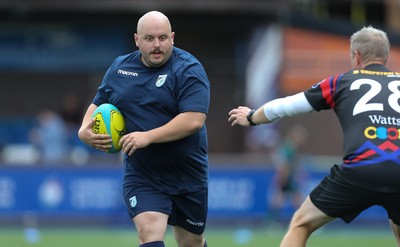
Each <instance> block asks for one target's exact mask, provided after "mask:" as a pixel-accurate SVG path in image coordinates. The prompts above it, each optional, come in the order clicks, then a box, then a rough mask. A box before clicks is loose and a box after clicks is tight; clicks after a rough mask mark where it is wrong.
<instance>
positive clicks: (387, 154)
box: [229, 27, 400, 247]
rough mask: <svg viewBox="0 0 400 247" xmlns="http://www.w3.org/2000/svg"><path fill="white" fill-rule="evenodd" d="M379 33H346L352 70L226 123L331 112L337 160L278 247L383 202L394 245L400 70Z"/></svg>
mask: <svg viewBox="0 0 400 247" xmlns="http://www.w3.org/2000/svg"><path fill="white" fill-rule="evenodd" d="M389 49H390V45H389V40H388V38H387V35H386V33H385V32H383V31H381V30H378V29H375V28H373V27H364V28H362V29H361V30H359V31H357V32H355V33H354V34H353V35H352V36H351V38H350V59H351V66H352V70H350V71H348V72H346V73H343V74H340V75H336V76H332V77H329V78H326V79H324V80H322V81H321V82H319V83H318V84H316V85H314V86H312V88H310V89H309V90H307V91H305V92H302V93H298V94H295V95H292V96H288V97H285V98H279V99H275V100H272V101H270V102H267V103H265V104H264V105H263V106H261V107H260V108H258V109H257V110H255V111H254V110H251V109H250V108H248V107H243V106H240V107H238V108H236V109H233V110H231V111H230V112H229V115H230V116H229V121H231V122H232V123H231V124H232V126H234V125H241V126H246V127H247V126H251V125H257V124H265V123H269V122H271V121H274V120H276V119H279V118H282V117H287V116H294V115H298V114H302V113H308V112H312V111H320V110H325V109H333V110H334V111H335V113H336V115H337V117H338V119H339V121H340V124H341V126H342V130H343V134H344V138H343V139H344V154H343V163H342V164H341V165H334V166H333V167H332V168H331V173H330V175H328V176H327V177H325V178H324V179H323V180H322V181H321V183H320V184H319V185H318V186H317V187H316V188H315V189H314V190H313V191H312V192H311V193H310V195H309V196H308V197H307V199H306V200H305V201H304V202H303V204H302V205H301V206H300V208H299V209H298V210H297V212H296V213H295V214H294V216H293V218H292V220H291V223H290V226H289V229H288V232H287V233H286V235H285V237H284V238H283V240H282V242H281V245H280V246H281V247H301V246H306V242H307V239H308V238H309V236H310V235H311V233H312V232H314V231H315V230H317V229H318V228H320V227H322V226H323V225H325V224H327V223H329V222H331V221H332V220H334V219H336V218H341V219H342V220H344V221H345V222H347V223H350V222H351V221H352V220H353V219H355V218H356V217H357V216H358V215H359V214H360V213H361V212H362V211H364V210H365V209H367V208H369V207H371V206H373V205H379V206H382V207H383V208H384V209H385V210H386V211H387V214H388V218H389V222H390V225H391V227H392V229H393V232H394V234H395V237H396V241H397V245H398V246H400V210H399V209H400V179H399V177H400V138H399V137H400V135H399V129H400V128H399V126H400V117H399V116H400V115H399V113H400V104H399V99H400V73H396V72H393V71H390V70H389V69H388V68H387V67H386V66H385V64H386V61H387V59H388V56H389Z"/></svg>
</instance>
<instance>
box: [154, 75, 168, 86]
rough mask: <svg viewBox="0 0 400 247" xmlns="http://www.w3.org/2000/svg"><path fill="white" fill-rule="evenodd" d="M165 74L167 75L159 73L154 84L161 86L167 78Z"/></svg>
mask: <svg viewBox="0 0 400 247" xmlns="http://www.w3.org/2000/svg"><path fill="white" fill-rule="evenodd" d="M167 76H168V75H159V76H158V78H157V81H156V86H157V87H161V86H162V85H163V84H164V82H165V80H166V79H167Z"/></svg>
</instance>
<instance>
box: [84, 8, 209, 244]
mask: <svg viewBox="0 0 400 247" xmlns="http://www.w3.org/2000/svg"><path fill="white" fill-rule="evenodd" d="M174 37H175V33H174V32H172V30H171V24H170V22H169V20H168V18H167V17H166V16H165V15H164V14H162V13H160V12H158V11H151V12H148V13H146V14H145V15H143V16H142V17H141V18H140V19H139V21H138V25H137V33H135V35H134V39H135V44H136V46H137V47H138V50H136V51H134V52H132V53H130V54H127V55H123V56H120V57H118V58H117V59H116V60H115V61H114V63H113V64H112V65H111V66H110V68H109V69H108V70H107V72H106V74H105V76H104V79H103V81H102V83H101V85H100V87H99V88H98V90H97V94H96V95H95V97H94V99H93V101H92V103H91V104H90V105H89V107H88V109H87V112H86V114H85V116H84V118H83V121H82V126H81V128H80V130H79V137H80V139H81V140H82V141H83V142H85V143H86V144H88V145H89V146H91V147H93V148H96V149H99V150H102V151H106V150H108V149H109V148H110V147H111V144H110V143H111V138H110V136H108V135H101V134H94V133H93V131H92V126H93V123H94V121H93V117H92V114H93V112H94V111H95V110H96V108H97V106H99V105H100V104H103V103H110V104H113V105H115V106H116V107H117V108H118V109H119V110H120V111H121V112H122V114H123V115H124V117H125V121H126V129H127V134H126V135H124V136H123V137H122V138H121V140H120V144H121V145H122V151H123V153H124V159H123V163H124V167H125V171H124V176H123V194H124V199H125V203H126V206H127V209H128V213H129V216H130V217H131V219H132V220H133V222H134V224H135V226H136V229H137V232H138V235H139V244H140V245H139V246H140V247H163V246H164V236H165V233H166V231H167V226H168V225H172V226H173V227H172V229H173V233H174V236H175V239H176V241H177V244H178V246H179V247H203V246H207V243H206V241H205V238H204V230H205V226H206V220H207V209H208V207H207V198H208V151H207V150H208V141H207V132H206V126H205V120H206V116H207V114H208V109H209V102H210V82H209V80H208V77H207V74H206V72H205V69H204V67H203V66H202V64H201V63H200V62H199V61H198V60H197V59H196V58H195V57H194V56H193V55H191V54H190V53H188V52H186V51H184V50H182V49H179V48H177V47H175V46H174ZM100 193H101V191H100Z"/></svg>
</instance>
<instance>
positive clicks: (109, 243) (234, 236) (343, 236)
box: [0, 227, 396, 247]
mask: <svg viewBox="0 0 400 247" xmlns="http://www.w3.org/2000/svg"><path fill="white" fill-rule="evenodd" d="M346 229H347V228H346ZM283 234H284V231H283V230H282V229H273V228H257V229H251V230H249V229H232V228H231V229H227V228H215V227H210V228H208V229H207V232H206V236H207V242H208V246H210V247H223V246H230V247H234V246H243V247H244V246H247V247H263V246H265V247H273V246H279V242H280V240H281V238H282V236H283ZM165 244H166V246H167V247H172V246H176V244H175V242H174V240H173V237H172V234H171V232H170V231H169V232H168V233H167V236H166V241H165ZM0 246H7V247H28V246H32V247H71V246H77V247H86V246H96V247H136V246H138V240H137V236H136V233H135V231H134V229H133V228H132V229H127V228H123V229H111V228H108V229H105V228H102V229H94V228H53V229H50V228H44V229H38V231H36V230H33V231H30V232H29V231H25V230H24V229H6V228H1V229H0ZM307 246H308V247H338V246H340V247H346V246H349V247H350V246H352V247H353V246H363V247H376V246H396V244H395V240H394V236H393V235H392V233H391V231H390V229H389V228H384V229H369V230H368V229H364V230H363V229H359V228H348V230H343V229H342V230H341V229H334V230H332V229H326V230H320V231H318V232H316V233H314V234H313V236H312V237H311V238H310V240H309V242H308V245H307Z"/></svg>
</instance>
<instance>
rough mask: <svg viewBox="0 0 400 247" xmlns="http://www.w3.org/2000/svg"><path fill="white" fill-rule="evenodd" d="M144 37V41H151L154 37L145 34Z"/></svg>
mask: <svg viewBox="0 0 400 247" xmlns="http://www.w3.org/2000/svg"><path fill="white" fill-rule="evenodd" d="M144 39H145V40H146V41H149V42H151V41H153V40H154V38H153V37H151V36H146V37H144Z"/></svg>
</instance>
